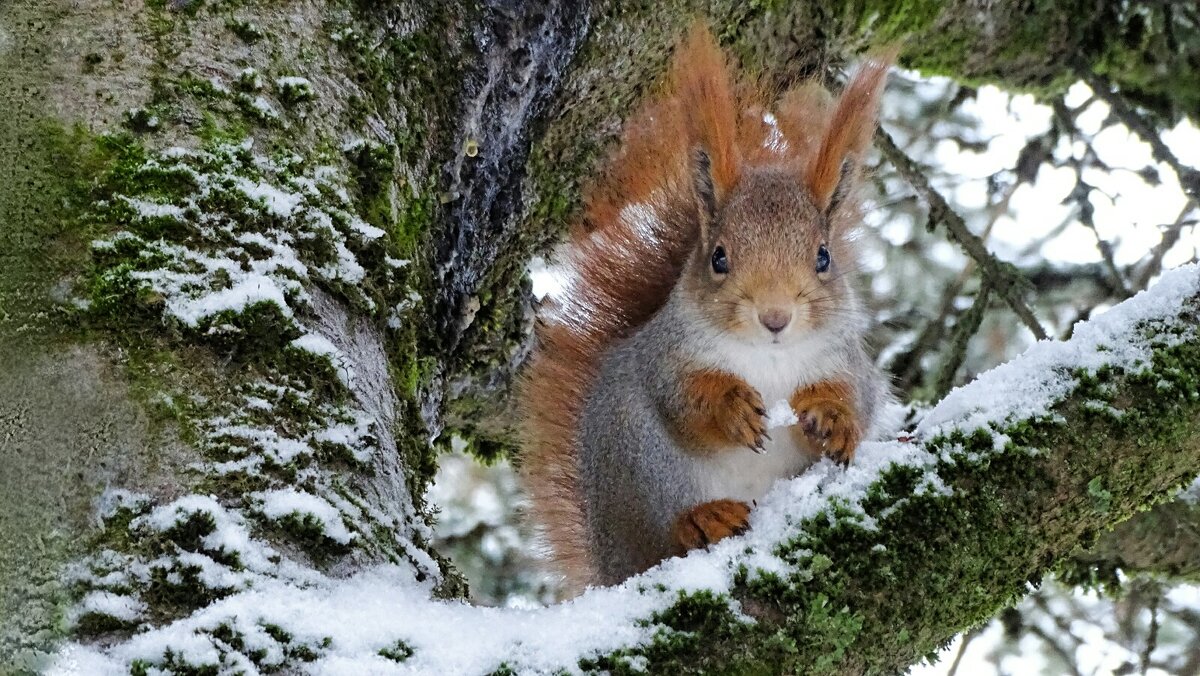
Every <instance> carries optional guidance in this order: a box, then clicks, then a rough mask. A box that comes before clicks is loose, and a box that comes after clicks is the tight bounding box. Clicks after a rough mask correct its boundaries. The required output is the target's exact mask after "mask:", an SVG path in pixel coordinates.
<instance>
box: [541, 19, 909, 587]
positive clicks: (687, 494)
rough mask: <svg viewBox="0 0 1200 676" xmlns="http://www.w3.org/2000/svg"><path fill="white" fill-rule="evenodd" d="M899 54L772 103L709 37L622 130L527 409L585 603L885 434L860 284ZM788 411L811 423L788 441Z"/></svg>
mask: <svg viewBox="0 0 1200 676" xmlns="http://www.w3.org/2000/svg"><path fill="white" fill-rule="evenodd" d="M889 61H890V59H888V58H874V59H868V60H867V61H866V62H865V63H864V64H863V65H862V66H861V67H860V68H859V70H858V71H857V73H856V74H855V75H854V76H853V77H852V78H851V80H850V81H849V83H848V84H847V85H846V87H845V89H844V90H843V91H842V93H841V94H840V96H838V97H836V98H834V97H831V96H830V95H829V94H828V93H826V92H825V90H823V89H822V88H821V87H819V86H818V85H816V84H812V83H810V84H807V85H802V86H800V87H798V88H796V89H793V90H792V91H789V92H787V93H785V94H784V95H783V96H782V97H780V98H779V99H778V100H777V101H776V102H775V105H774V106H773V109H771V108H769V107H768V106H767V105H766V104H765V100H764V97H763V96H762V95H761V94H758V93H756V90H755V88H754V87H752V86H750V85H748V84H746V83H739V82H736V81H735V79H734V73H733V72H732V70H731V68H730V67H729V65H728V61H727V58H726V56H725V54H724V53H723V52H722V51H721V49H720V48H719V47H718V45H717V44H716V41H715V40H714V38H713V36H712V34H711V33H710V32H709V31H708V30H707V29H705V28H703V27H700V26H697V27H695V28H693V29H692V31H691V32H690V33H689V35H688V36H687V37H686V38H685V39H684V40H683V41H682V42H681V43H680V45H679V46H678V47H677V48H676V50H675V54H674V58H673V63H672V66H671V69H670V75H669V81H668V85H667V87H666V88H665V91H663V92H662V93H661V94H660V95H658V96H653V97H650V100H649V101H647V102H646V103H644V104H643V105H642V107H641V108H640V110H639V111H638V112H636V113H635V114H634V115H633V116H632V117H630V119H629V120H628V121H627V122H626V124H625V127H624V130H623V133H622V137H621V143H620V146H619V148H618V149H617V151H616V152H615V155H614V157H613V158H612V159H611V161H610V162H609V164H608V166H607V168H606V169H605V170H603V173H602V174H601V175H600V177H599V178H598V180H597V181H596V182H595V184H594V185H593V186H592V187H591V188H590V190H589V192H588V194H587V195H586V198H585V209H584V214H583V216H582V218H581V220H580V221H579V222H577V223H576V224H575V225H574V227H573V229H572V231H571V234H570V238H569V241H568V242H567V244H566V245H565V247H564V249H563V252H562V256H563V258H564V260H563V261H562V263H563V268H564V269H565V270H567V271H568V272H567V274H568V278H567V281H566V291H565V293H564V294H563V295H562V297H561V298H557V299H554V300H550V301H548V302H546V303H545V304H544V305H543V307H542V308H541V311H540V316H539V321H538V326H537V330H536V336H535V340H536V342H535V347H534V353H533V356H532V360H531V364H530V367H529V370H528V372H527V376H526V378H525V381H524V384H523V387H522V394H521V397H522V401H523V405H524V406H523V407H524V411H525V427H524V429H525V439H524V452H523V455H522V458H521V474H522V477H523V482H524V485H525V487H526V490H527V492H528V495H529V499H530V510H529V511H530V513H531V515H532V517H533V518H534V519H535V520H536V521H537V522H538V523H539V525H540V526H541V527H542V530H543V532H544V535H545V538H546V540H547V543H548V545H549V547H550V550H551V555H552V560H553V564H554V566H555V568H556V569H557V570H558V572H560V573H561V574H562V575H563V576H564V577H565V579H566V583H567V587H568V589H569V590H570V591H579V590H581V589H582V588H583V587H586V586H588V585H601V584H615V583H617V582H620V581H622V580H624V579H625V578H627V577H629V576H631V575H634V574H636V573H639V572H641V571H644V570H646V569H647V568H649V567H651V566H653V565H654V564H656V563H658V562H659V561H661V560H662V559H664V558H666V557H669V556H672V555H679V554H683V553H685V552H687V551H688V550H690V549H693V548H697V547H703V546H706V545H708V544H710V543H713V542H716V541H718V540H720V539H722V538H725V537H728V536H731V535H735V534H738V533H741V532H743V531H745V529H746V528H747V519H748V517H749V513H750V506H751V505H752V504H753V502H754V500H756V499H758V498H760V497H762V496H763V495H764V494H765V493H766V491H767V490H768V489H769V488H770V486H771V485H772V483H774V482H775V481H776V480H777V479H780V478H786V477H792V476H795V475H797V474H799V473H800V472H801V471H803V470H804V469H805V468H806V467H808V466H809V465H810V464H812V463H813V462H815V461H816V460H817V459H819V458H820V457H822V456H826V457H829V458H832V459H833V460H835V461H837V462H841V463H848V462H850V460H851V459H852V458H853V456H854V452H855V449H856V448H857V446H858V444H859V441H860V440H861V439H863V438H864V436H868V435H870V434H871V433H872V432H873V425H874V423H876V421H877V420H878V417H879V412H880V410H881V409H882V407H883V406H884V405H885V404H886V403H887V402H888V401H889V400H890V397H891V394H890V391H889V388H888V383H887V379H886V378H885V376H884V375H883V374H882V373H881V372H880V371H879V370H878V369H877V368H876V366H875V365H874V363H873V361H872V360H871V358H870V357H869V356H868V354H867V352H866V350H865V348H864V346H863V336H864V333H865V331H866V329H867V324H868V322H867V318H866V316H865V313H864V311H863V308H862V306H861V303H860V302H859V300H858V299H857V297H856V295H855V291H854V288H853V285H852V278H853V275H854V274H855V273H856V272H857V270H858V267H859V263H858V261H857V256H856V251H855V243H854V239H853V234H854V229H855V228H856V227H857V226H858V224H859V223H860V222H861V213H860V211H859V206H858V202H857V201H856V199H855V187H856V183H857V181H858V179H859V173H860V172H859V164H860V162H859V159H860V156H861V154H862V152H863V151H864V149H865V148H866V146H867V144H868V142H869V140H870V138H871V135H872V133H873V132H874V129H875V125H876V114H877V108H878V105H879V97H880V94H881V90H882V88H883V84H884V81H885V79H886V74H887V69H888V66H889ZM780 400H785V401H787V402H788V403H789V404H790V405H791V408H792V409H793V411H794V413H795V418H796V422H795V424H793V425H792V426H790V427H789V428H787V429H776V430H775V433H774V434H771V433H770V431H769V430H768V429H767V415H766V414H767V408H768V407H770V406H772V405H773V404H775V403H776V402H778V401H780Z"/></svg>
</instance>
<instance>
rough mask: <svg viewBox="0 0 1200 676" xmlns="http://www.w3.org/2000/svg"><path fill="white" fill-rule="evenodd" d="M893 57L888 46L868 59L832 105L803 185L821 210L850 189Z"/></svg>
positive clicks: (869, 139) (874, 119)
mask: <svg viewBox="0 0 1200 676" xmlns="http://www.w3.org/2000/svg"><path fill="white" fill-rule="evenodd" d="M895 57H896V49H895V48H891V49H888V50H887V51H885V52H883V53H881V54H878V55H876V56H873V57H870V58H868V59H867V60H866V61H865V62H864V63H863V64H862V66H861V67H859V69H858V72H857V73H855V74H854V77H853V78H852V79H851V80H850V82H849V83H848V84H847V85H846V88H845V90H843V91H842V94H841V96H839V97H838V99H837V102H836V103H835V104H834V106H833V112H832V114H831V115H830V117H829V123H828V124H827V125H826V127H825V134H824V136H823V137H822V138H821V142H820V146H818V149H817V152H816V154H814V155H813V156H812V159H811V160H810V161H809V163H808V166H807V167H805V171H804V182H805V185H807V187H808V189H809V192H810V193H811V194H812V196H813V200H814V201H815V202H816V203H817V207H818V208H820V209H821V210H822V211H828V210H829V209H830V207H831V206H836V204H834V200H835V199H840V197H838V195H841V194H844V193H845V191H847V190H848V189H849V188H850V186H849V185H848V184H849V183H851V182H852V180H850V179H852V177H853V176H854V175H855V173H856V171H855V170H856V167H857V164H858V160H859V156H860V155H861V154H862V152H863V150H864V149H865V148H866V147H867V144H868V143H870V141H871V135H872V134H874V133H875V123H876V116H877V114H878V111H879V97H880V94H881V93H882V92H883V85H884V82H885V81H886V80H887V71H888V68H889V67H890V66H891V65H892V62H893V61H894V60H895Z"/></svg>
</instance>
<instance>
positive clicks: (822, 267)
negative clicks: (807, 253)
mask: <svg viewBox="0 0 1200 676" xmlns="http://www.w3.org/2000/svg"><path fill="white" fill-rule="evenodd" d="M832 261H833V259H832V258H830V257H829V249H827V248H825V245H824V244H822V245H821V246H819V247H817V274H818V275H819V274H821V273H822V272H829V264H830V263H831V262H832Z"/></svg>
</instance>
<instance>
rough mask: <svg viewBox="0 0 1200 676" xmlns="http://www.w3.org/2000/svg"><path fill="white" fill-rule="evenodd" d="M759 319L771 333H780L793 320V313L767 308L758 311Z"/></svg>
mask: <svg viewBox="0 0 1200 676" xmlns="http://www.w3.org/2000/svg"><path fill="white" fill-rule="evenodd" d="M758 321H760V322H762V325H763V326H765V327H767V330H768V331H770V332H771V333H779V332H780V331H782V330H784V329H786V328H787V325H788V324H789V323H790V322H791V321H792V313H790V312H785V311H784V310H776V309H772V310H767V311H766V312H759V313H758Z"/></svg>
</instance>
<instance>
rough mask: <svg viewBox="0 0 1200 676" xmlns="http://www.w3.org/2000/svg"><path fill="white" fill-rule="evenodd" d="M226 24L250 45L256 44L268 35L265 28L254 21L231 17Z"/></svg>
mask: <svg viewBox="0 0 1200 676" xmlns="http://www.w3.org/2000/svg"><path fill="white" fill-rule="evenodd" d="M225 26H226V27H227V28H229V30H231V31H233V34H234V35H236V36H238V38H240V39H241V40H242V42H245V43H246V44H248V45H252V44H255V43H257V42H259V41H260V40H262V39H263V38H265V37H266V33H264V32H263V29H262V28H261V27H259V25H258V24H256V23H254V22H253V21H246V20H244V19H237V18H231V19H229V20H227V21H226V22H225Z"/></svg>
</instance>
